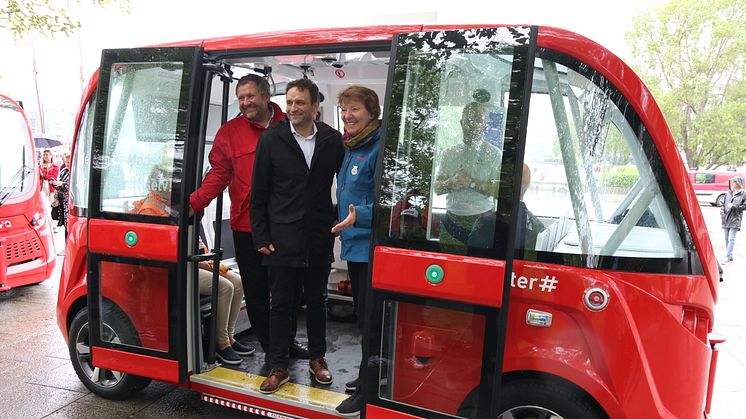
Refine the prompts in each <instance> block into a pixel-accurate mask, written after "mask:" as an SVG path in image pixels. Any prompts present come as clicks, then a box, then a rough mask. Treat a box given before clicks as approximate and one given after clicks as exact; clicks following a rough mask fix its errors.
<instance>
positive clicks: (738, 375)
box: [0, 206, 746, 419]
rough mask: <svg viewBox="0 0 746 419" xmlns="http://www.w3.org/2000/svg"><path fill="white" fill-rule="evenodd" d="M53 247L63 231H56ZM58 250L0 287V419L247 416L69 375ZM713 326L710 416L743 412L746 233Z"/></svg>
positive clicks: (709, 210)
mask: <svg viewBox="0 0 746 419" xmlns="http://www.w3.org/2000/svg"><path fill="white" fill-rule="evenodd" d="M702 212H703V213H704V215H705V219H706V222H707V225H708V230H709V232H710V237H711V238H712V241H713V245H714V247H715V252H716V254H717V255H718V257H720V256H722V255H723V253H724V248H725V246H724V243H723V238H722V232H721V230H720V220H719V215H718V209H717V208H714V207H709V206H702ZM56 243H57V246H58V247H57V249H58V250H59V249H62V248H63V234H62V233H61V231H60V232H58V233H57V234H56ZM61 267H62V258H61V257H58V263H57V268H56V271H55V273H54V274H53V275H52V277H51V278H50V279H48V280H47V281H45V282H42V283H41V284H38V285H32V286H27V287H22V288H18V289H14V290H11V291H10V292H7V293H0V403H1V404H2V407H1V408H0V419H4V418H103V417H105V418H131V417H136V418H151V417H157V418H159V419H168V418H197V417H223V418H231V417H243V418H246V417H248V416H247V414H244V413H241V412H238V411H236V410H233V409H229V408H225V407H220V406H216V405H213V404H209V403H205V402H202V401H200V398H199V396H200V394H199V393H197V392H195V391H192V390H189V389H183V388H178V387H174V386H171V385H168V384H163V383H158V382H153V383H152V384H151V385H150V386H148V387H147V388H146V389H145V390H143V391H141V392H139V393H137V394H136V395H135V396H133V397H131V398H130V399H128V400H125V401H112V400H106V399H102V398H99V397H97V396H95V395H93V394H91V393H90V392H89V391H88V390H87V389H86V388H85V387H84V386H83V384H81V382H80V381H79V380H78V378H77V376H76V375H75V371H74V370H73V368H72V365H71V364H70V358H69V355H68V351H67V346H66V344H65V341H64V340H63V338H62V335H61V333H60V331H59V329H58V328H57V322H56V319H55V304H56V302H57V286H58V282H59V279H58V278H59V271H60V269H61ZM724 277H725V281H724V282H722V283H721V284H720V301H719V304H718V306H717V309H716V319H715V322H716V324H715V331H716V332H718V333H720V334H722V335H724V336H725V337H726V338H727V339H728V341H727V342H726V343H725V345H723V346H722V348H721V353H720V361H719V366H718V374H717V378H716V384H715V395H714V399H713V409H712V417H713V418H717V419H720V418H729V419H730V418H733V419H735V418H742V417H744V415H743V407H742V406H741V403H743V401H744V400H746V380H744V377H746V319H744V317H743V316H741V314H742V312H741V308H742V307H743V302H742V301H743V300H744V298H746V233H741V234H740V235H739V237H738V238H737V240H736V251H735V260H734V262H733V263H732V264H729V265H726V266H725V267H724Z"/></svg>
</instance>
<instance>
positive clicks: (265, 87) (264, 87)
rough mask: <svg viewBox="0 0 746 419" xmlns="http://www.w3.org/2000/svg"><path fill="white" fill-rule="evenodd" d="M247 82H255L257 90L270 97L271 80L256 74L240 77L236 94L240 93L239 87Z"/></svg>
mask: <svg viewBox="0 0 746 419" xmlns="http://www.w3.org/2000/svg"><path fill="white" fill-rule="evenodd" d="M247 83H254V84H255V85H256V88H257V90H259V94H260V95H262V96H265V97H269V82H268V81H267V79H265V78H264V77H262V76H259V75H256V74H247V75H245V76H243V77H241V78H240V79H238V84H236V94H238V88H239V87H241V86H243V85H244V84H247Z"/></svg>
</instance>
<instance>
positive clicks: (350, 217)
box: [332, 204, 356, 234]
mask: <svg viewBox="0 0 746 419" xmlns="http://www.w3.org/2000/svg"><path fill="white" fill-rule="evenodd" d="M348 208H349V210H350V213H349V214H347V217H346V218H345V219H344V220H342V221H340V222H339V223H338V224H337V225H335V226H334V227H332V233H335V234H336V233H337V232H339V231H342V230H344V229H346V228H347V227H349V226H351V225H354V224H355V218H356V215H355V206H354V205H352V204H350V206H349V207H348Z"/></svg>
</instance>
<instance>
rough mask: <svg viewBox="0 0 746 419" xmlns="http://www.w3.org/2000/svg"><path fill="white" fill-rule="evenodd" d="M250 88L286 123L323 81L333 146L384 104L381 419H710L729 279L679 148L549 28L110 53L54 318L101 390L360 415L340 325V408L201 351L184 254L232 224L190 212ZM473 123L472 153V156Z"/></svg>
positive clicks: (74, 193) (77, 149) (374, 253)
mask: <svg viewBox="0 0 746 419" xmlns="http://www.w3.org/2000/svg"><path fill="white" fill-rule="evenodd" d="M248 73H257V74H262V75H264V76H266V77H267V78H268V79H269V81H270V83H271V86H272V87H273V94H274V95H276V97H275V98H274V100H276V101H278V103H281V104H282V103H283V102H284V98H283V96H282V95H283V94H284V87H285V84H286V83H287V82H288V81H290V80H293V79H297V78H300V77H308V78H310V79H312V80H313V81H314V82H316V83H317V84H318V86H319V88H320V90H321V92H322V93H323V95H324V96H325V97H326V98H327V100H326V101H325V102H323V103H322V106H321V110H320V115H319V117H320V119H321V120H323V121H324V122H326V123H328V124H329V125H331V126H333V127H336V128H338V129H341V124H340V123H339V110H338V108H337V107H336V104H335V103H334V102H335V101H334V98H335V97H336V95H337V93H338V92H339V91H340V90H341V89H343V88H344V87H346V86H347V85H349V84H362V85H365V86H367V87H370V88H372V89H374V90H376V91H377V92H378V94H379V96H380V97H381V98H382V99H383V101H384V102H385V106H384V111H383V114H382V115H383V130H384V136H385V141H384V142H383V144H382V153H381V154H380V162H379V163H380V164H379V166H378V167H379V170H378V175H377V179H376V182H377V183H376V185H377V189H376V198H375V202H374V206H375V211H374V212H375V214H374V227H373V239H372V240H373V246H372V250H371V257H372V263H371V272H370V273H369V275H370V281H371V284H372V291H371V293H370V295H369V299H370V300H369V301H368V304H367V307H368V309H367V310H368V311H367V312H366V313H364V314H365V316H366V318H367V319H369V321H368V322H367V332H366V333H365V334H364V337H363V338H362V343H363V347H364V357H365V359H368V363H367V364H368V367H367V368H365V369H364V370H363V371H362V372H361V375H362V381H363V383H364V385H363V389H364V394H365V401H366V407H365V409H364V412H363V415H364V416H365V417H368V418H392V417H428V418H440V417H444V418H445V417H454V416H456V417H467V418H495V417H500V418H505V419H507V418H528V417H547V418H548V417H551V418H559V417H561V418H566V419H574V418H605V417H611V418H642V417H646V418H647V417H662V418H674V417H675V418H702V417H704V416H706V415H707V412H708V411H709V403H710V399H711V395H712V393H711V390H712V385H713V380H714V375H715V367H716V360H717V347H716V343H718V342H717V341H715V340H714V339H710V338H709V337H708V334H709V333H710V332H711V331H712V327H713V320H714V319H713V315H714V306H715V303H716V301H717V289H718V280H719V273H718V266H717V262H716V259H715V256H714V253H713V250H712V246H711V244H710V241H709V238H708V235H707V230H706V228H705V224H704V221H703V218H702V215H701V213H700V210H699V206H698V205H697V200H696V197H695V195H694V191H693V189H692V186H691V184H690V182H689V181H688V180H687V173H686V170H685V169H684V166H683V165H682V162H681V160H680V157H679V155H678V153H677V150H676V145H675V143H674V140H673V138H672V136H671V133H670V131H669V129H668V127H667V126H666V123H665V120H664V118H663V115H662V114H661V112H660V110H659V108H658V106H657V105H656V103H655V101H654V100H653V97H652V96H651V94H650V92H649V91H648V89H647V88H646V87H645V86H644V84H643V83H642V81H641V80H640V79H639V78H638V77H637V76H636V75H635V74H634V73H633V72H632V70H631V69H630V68H629V67H628V66H626V65H625V64H624V63H623V62H622V61H621V60H619V59H618V58H617V57H615V56H614V55H613V54H611V53H610V52H609V51H607V50H605V49H604V48H603V47H601V46H599V45H597V44H596V43H594V42H592V41H590V40H588V39H585V38H583V37H582V36H579V35H577V34H574V33H571V32H567V31H564V30H560V29H555V28H550V27H535V26H497V27H479V28H477V27H427V26H395V27H393V26H391V27H389V26H387V27H365V28H341V29H324V30H303V31H287V32H276V33H265V34H256V35H245V36H236V37H228V38H219V39H207V40H196V41H188V42H183V43H179V44H171V45H168V46H163V47H155V48H141V49H125V50H107V51H104V53H103V56H102V61H101V67H100V70H99V72H98V74H97V76H96V77H94V78H93V79H92V80H91V83H90V85H89V88H88V90H87V91H86V93H85V95H84V97H83V101H82V104H81V109H80V112H79V115H78V119H77V136H76V139H75V144H74V150H73V167H72V173H71V195H70V218H69V223H70V237H69V240H68V244H67V253H66V255H65V261H64V266H63V272H62V278H61V283H60V290H59V301H58V323H59V327H60V329H61V330H62V332H63V334H64V336H65V338H66V339H67V341H68V343H69V348H70V356H71V360H72V363H73V365H74V367H75V369H76V371H77V373H78V375H79V377H80V379H81V380H82V382H83V383H84V384H85V385H86V386H87V387H88V388H89V389H90V390H91V391H93V392H94V393H96V394H98V395H100V396H103V397H110V398H123V397H126V396H127V395H129V394H131V393H132V392H134V391H137V390H139V389H141V388H143V387H144V386H145V385H147V383H148V382H149V381H150V380H151V379H155V380H161V381H165V382H169V383H173V384H177V385H180V386H184V387H190V388H193V389H194V390H196V391H198V392H201V393H202V394H203V396H202V397H203V399H204V400H205V401H209V402H213V403H218V404H221V405H224V406H230V407H233V408H237V409H241V410H244V411H247V412H252V413H257V414H261V415H265V416H270V417H277V418H300V417H313V418H324V417H335V416H336V412H335V411H334V407H335V406H336V405H337V404H338V403H339V402H340V401H341V400H343V399H344V398H345V397H346V396H345V395H344V393H343V391H344V389H343V386H342V385H341V384H340V383H344V382H345V381H347V380H349V379H351V378H354V376H355V374H356V371H355V367H354V364H355V361H354V360H355V359H357V356H356V353H357V352H356V351H357V349H356V348H357V346H356V345H357V342H358V341H357V340H356V338H357V337H355V333H354V331H353V329H354V327H353V326H349V325H348V326H347V329H345V325H344V324H335V323H330V325H329V330H330V331H329V334H328V339H329V342H330V344H329V348H330V349H329V353H328V354H327V358H328V359H329V364H330V365H331V366H333V370H334V374H335V383H334V384H333V385H332V386H331V387H323V386H319V385H316V384H314V383H312V382H311V379H310V378H309V376H308V373H307V367H306V366H305V364H304V363H303V362H300V363H298V364H297V365H296V369H295V370H293V367H291V382H292V384H288V385H286V386H284V387H283V388H282V389H281V391H279V392H277V393H275V394H272V395H263V394H261V393H260V392H259V390H258V386H259V384H260V383H261V381H262V375H265V374H267V371H266V369H263V366H262V363H261V358H263V357H261V356H255V357H253V359H252V358H251V357H250V358H246V359H245V360H244V362H243V364H242V365H240V366H239V367H227V366H218V365H215V364H214V363H212V362H210V360H211V359H212V355H211V353H210V351H207V355H205V354H204V351H203V348H202V338H203V335H204V334H206V332H205V328H204V326H201V325H200V315H199V309H200V305H201V304H200V301H199V296H198V295H197V287H195V285H194V283H195V270H196V268H195V263H194V261H195V260H197V259H198V257H195V256H194V255H195V254H196V253H197V236H198V235H200V234H202V235H203V236H210V237H212V234H213V233H215V232H217V230H220V229H221V226H220V223H217V224H213V223H211V222H208V223H206V222H204V220H203V221H202V223H198V222H196V221H195V220H194V219H193V218H190V217H189V216H188V213H187V211H185V209H186V208H187V205H188V199H186V198H187V197H188V196H189V194H190V193H191V192H192V191H193V190H194V189H195V188H196V187H197V185H198V184H199V181H200V179H201V178H202V174H203V173H204V170H205V169H206V167H205V164H204V163H205V161H206V159H205V156H206V153H207V152H208V151H209V148H210V146H211V141H212V138H213V136H214V134H215V132H216V130H217V128H218V127H219V125H220V124H221V121H224V120H225V119H226V118H227V115H228V114H231V115H235V114H236V109H237V104H236V103H235V99H234V93H233V91H234V85H231V84H230V83H231V82H232V81H233V80H235V79H236V78H238V77H240V76H242V75H244V74H248ZM475 102H476V103H478V104H479V106H480V107H481V109H482V110H483V111H484V112H483V113H482V115H484V117H483V118H479V120H478V121H475V120H471V121H470V120H469V118H468V117H466V116H464V115H466V113H463V115H462V111H463V109H464V108H465V107H467V106H472V104H473V103H475ZM475 123H479V124H481V126H479V127H478V131H479V132H480V135H481V139H480V140H479V141H477V142H476V143H470V144H464V143H462V126H464V125H465V124H471V126H472V128H473V126H474V124H475ZM254 151H255V150H253V149H247V150H244V152H245V153H253V152H254ZM454 156H455V157H454ZM495 156H497V157H495ZM234 158H241V155H237V156H234ZM454 158H455V159H456V161H457V162H458V161H460V162H461V163H460V164H459V166H460V170H466V171H471V173H472V174H471V176H472V178H474V179H477V181H476V182H472V184H470V185H469V187H468V188H463V189H460V190H458V191H457V192H453V191H448V190H443V188H442V187H439V186H436V183H437V181H436V179H439V177H440V176H441V174H442V173H445V172H446V170H447V169H446V168H447V167H448V166H449V165H451V167H453V164H454V163H453V162H454ZM458 159H460V160H458ZM464 163H465V164H464ZM524 163H525V167H526V170H524ZM154 167H158V168H159V170H162V169H163V168H166V172H168V173H170V174H171V175H170V176H171V178H170V179H168V180H167V184H168V185H169V186H170V188H171V204H170V206H171V208H172V209H173V211H172V212H171V214H170V216H168V217H154V216H147V215H136V214H133V213H132V206H133V203H134V202H135V201H137V200H139V199H142V198H143V197H144V196H145V195H146V194H147V187H146V186H147V185H146V184H147V183H148V181H147V179H148V174H149V173H150V172H151V169H152V168H154ZM529 178H531V179H532V182H531V183H530V184H529V183H528V180H529ZM526 187H527V190H526V191H525V193H524V192H523V191H521V189H525V188H526ZM475 203H478V204H479V206H480V207H481V208H482V209H481V211H482V213H481V215H480V217H479V218H478V219H477V221H476V222H475V223H474V224H473V225H464V224H463V223H461V224H460V225H459V226H458V228H457V229H456V231H460V233H458V234H454V233H453V232H452V231H451V228H452V226H449V224H448V223H449V218H448V217H449V213H456V214H458V213H459V211H463V210H464V208H465V207H468V206H469V205H474V204H475ZM485 205H486V206H485ZM412 209H414V211H412ZM221 210H222V209H221V208H218V209H216V210H215V212H216V214H218V216H216V218H217V219H220V218H221V217H220V216H219V215H220V214H221ZM405 211H406V212H405ZM212 229H216V230H215V231H212V232H211V231H210V230H212ZM459 229H460V230H459ZM200 230H203V232H202V233H200ZM204 230H207V232H205V231H204ZM445 230H448V231H449V232H450V234H444V231H445ZM216 241H217V243H216V244H213V243H209V244H210V246H211V247H216V248H220V247H221V244H220V243H219V240H216ZM218 255H219V252H216V256H212V257H218ZM351 328H352V329H351ZM349 348H353V349H349ZM345 351H348V352H347V353H345Z"/></svg>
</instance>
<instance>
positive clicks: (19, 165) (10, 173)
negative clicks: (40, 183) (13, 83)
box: [0, 98, 34, 200]
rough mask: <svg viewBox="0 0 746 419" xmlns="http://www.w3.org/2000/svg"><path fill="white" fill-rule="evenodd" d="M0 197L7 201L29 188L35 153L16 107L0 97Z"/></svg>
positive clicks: (26, 128) (21, 115)
mask: <svg viewBox="0 0 746 419" xmlns="http://www.w3.org/2000/svg"><path fill="white" fill-rule="evenodd" d="M0 138H1V139H2V144H3V150H2V153H0V199H2V200H7V199H10V198H12V197H14V196H17V195H20V194H22V193H25V192H27V191H29V190H30V189H31V185H32V184H33V181H34V178H33V174H34V156H33V154H31V138H30V137H29V131H28V126H27V125H26V120H25V119H24V118H23V114H21V112H20V110H19V109H18V108H16V106H15V105H14V104H13V103H12V102H10V101H8V100H6V99H4V98H0Z"/></svg>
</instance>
